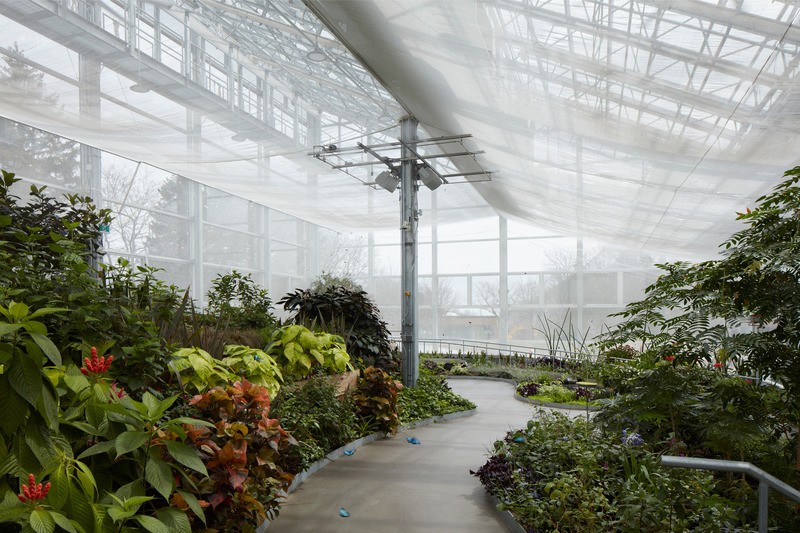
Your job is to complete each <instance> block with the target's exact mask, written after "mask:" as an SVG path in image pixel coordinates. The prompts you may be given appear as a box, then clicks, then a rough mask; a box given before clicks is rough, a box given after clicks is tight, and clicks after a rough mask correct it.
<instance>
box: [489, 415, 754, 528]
mask: <svg viewBox="0 0 800 533" xmlns="http://www.w3.org/2000/svg"><path fill="white" fill-rule="evenodd" d="M473 473H474V474H475V475H476V476H478V477H479V478H480V480H481V482H482V483H483V484H484V486H485V487H486V490H487V491H488V492H490V493H491V494H494V495H495V496H497V497H498V498H499V499H500V501H501V506H502V507H501V508H503V509H507V510H510V511H511V512H512V513H514V515H515V516H516V518H517V520H518V521H519V522H520V523H521V524H522V525H523V527H525V528H527V530H529V531H581V532H587V533H593V532H596V533H601V532H606V531H621V532H626V533H634V532H637V533H638V532H653V533H656V532H661V531H689V530H691V531H707V532H712V531H719V530H720V528H724V527H729V528H732V527H737V526H747V522H746V521H744V522H742V521H740V520H738V519H737V514H736V509H737V508H738V507H739V505H738V503H736V502H731V501H729V500H727V499H726V498H724V497H722V496H720V495H719V494H717V493H715V481H714V479H713V477H712V476H711V475H710V474H707V473H703V472H700V471H695V470H688V469H666V468H665V467H662V466H661V464H660V460H659V456H658V455H657V454H655V453H652V452H651V451H650V450H649V449H648V446H647V443H646V442H645V440H644V439H642V437H641V436H640V435H638V434H636V433H634V432H633V431H623V432H613V433H611V432H603V431H600V430H598V429H597V428H593V427H592V425H591V422H589V421H587V420H586V419H585V418H583V417H579V418H576V419H570V418H568V417H567V416H566V415H563V414H561V413H552V412H547V411H540V412H537V414H536V416H535V417H534V418H533V419H532V420H531V421H529V422H528V424H527V427H526V428H522V429H518V430H514V431H510V432H509V433H508V434H507V435H506V437H505V438H504V439H503V440H500V441H497V442H495V443H494V448H493V450H492V455H491V457H490V458H489V460H488V461H487V463H486V464H485V465H483V466H482V467H481V468H479V469H478V470H477V471H476V472H473Z"/></svg>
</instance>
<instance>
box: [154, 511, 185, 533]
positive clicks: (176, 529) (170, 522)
mask: <svg viewBox="0 0 800 533" xmlns="http://www.w3.org/2000/svg"><path fill="white" fill-rule="evenodd" d="M156 514H157V515H158V519H159V520H161V521H162V522H163V523H164V524H166V525H167V527H168V528H169V530H170V531H172V532H173V533H192V526H191V524H190V523H189V517H187V516H186V513H184V512H183V511H181V510H180V509H175V508H174V507H162V508H161V509H158V510H157V511H156Z"/></svg>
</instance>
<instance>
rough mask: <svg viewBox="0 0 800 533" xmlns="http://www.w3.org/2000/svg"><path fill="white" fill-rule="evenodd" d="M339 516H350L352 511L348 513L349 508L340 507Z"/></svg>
mask: <svg viewBox="0 0 800 533" xmlns="http://www.w3.org/2000/svg"><path fill="white" fill-rule="evenodd" d="M339 516H341V517H342V518H347V517H348V516H350V513H348V512H347V509H345V508H344V507H340V508H339Z"/></svg>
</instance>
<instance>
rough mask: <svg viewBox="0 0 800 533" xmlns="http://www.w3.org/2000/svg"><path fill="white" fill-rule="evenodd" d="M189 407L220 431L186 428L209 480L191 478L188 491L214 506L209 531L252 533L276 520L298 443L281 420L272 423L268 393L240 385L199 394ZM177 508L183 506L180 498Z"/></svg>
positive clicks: (209, 521)
mask: <svg viewBox="0 0 800 533" xmlns="http://www.w3.org/2000/svg"><path fill="white" fill-rule="evenodd" d="M189 403H190V405H193V406H194V407H195V408H196V409H197V411H198V414H199V416H200V417H202V418H203V419H204V420H206V421H208V422H211V423H212V424H213V425H214V426H216V431H210V430H209V429H208V428H206V427H193V428H188V429H187V435H188V437H189V439H190V440H191V442H192V443H193V444H194V446H195V448H196V450H197V454H198V455H199V456H200V458H201V459H202V460H203V462H204V463H205V465H206V467H207V468H208V472H209V477H201V476H197V475H195V474H194V473H188V474H187V476H186V477H187V478H188V480H187V482H186V483H185V484H184V487H185V490H186V492H188V493H190V494H194V495H196V496H197V499H198V500H202V501H207V502H208V503H209V504H210V506H211V509H212V510H213V513H209V517H208V518H207V525H208V527H209V528H221V530H222V531H242V530H253V529H254V528H255V527H256V526H257V525H258V524H260V523H261V522H263V521H264V520H265V519H266V518H268V517H269V518H273V517H274V516H275V515H277V513H278V506H279V503H280V497H281V494H282V491H285V490H286V489H287V488H288V487H289V485H290V484H291V482H292V479H293V478H294V476H292V474H290V473H288V472H286V471H285V470H284V466H285V459H286V454H287V450H288V449H289V448H290V447H291V446H294V445H296V444H297V442H296V441H295V439H294V438H293V437H292V436H291V435H289V434H288V433H287V432H286V431H285V430H284V429H283V428H282V427H281V425H280V423H279V422H278V420H276V419H274V418H269V409H270V398H269V392H268V391H267V389H266V388H264V387H260V386H258V385H253V384H252V383H250V382H248V381H247V380H241V381H237V382H236V383H234V384H233V385H232V386H230V387H227V388H223V387H215V388H213V389H211V390H209V391H208V392H206V393H204V394H198V395H197V396H195V397H194V398H192V400H191V401H190V402H189ZM180 495H181V497H182V498H185V496H184V495H183V494H180ZM173 504H174V505H177V506H178V507H183V506H184V504H183V501H182V499H181V498H178V499H176V501H174V503H173ZM187 507H188V506H187Z"/></svg>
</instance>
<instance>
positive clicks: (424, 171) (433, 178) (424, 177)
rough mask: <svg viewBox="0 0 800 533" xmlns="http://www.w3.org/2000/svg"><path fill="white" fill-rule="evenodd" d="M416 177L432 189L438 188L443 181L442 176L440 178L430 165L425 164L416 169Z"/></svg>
mask: <svg viewBox="0 0 800 533" xmlns="http://www.w3.org/2000/svg"><path fill="white" fill-rule="evenodd" d="M417 177H419V181H421V182H422V183H423V185H425V186H426V187H427V188H429V189H430V190H432V191H433V190H435V189H437V188H439V185H441V184H442V183H444V181H443V180H442V178H440V177H439V175H438V174H437V173H436V172H434V170H433V169H432V168H431V167H427V166H424V167H422V168H420V169H419V170H418V171H417Z"/></svg>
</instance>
